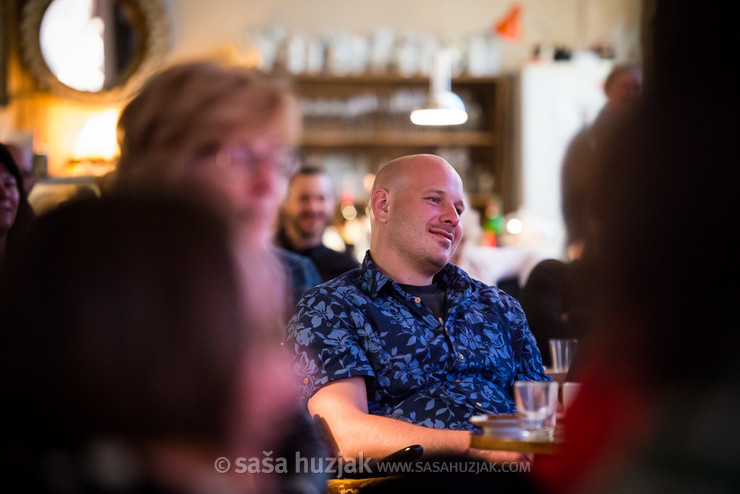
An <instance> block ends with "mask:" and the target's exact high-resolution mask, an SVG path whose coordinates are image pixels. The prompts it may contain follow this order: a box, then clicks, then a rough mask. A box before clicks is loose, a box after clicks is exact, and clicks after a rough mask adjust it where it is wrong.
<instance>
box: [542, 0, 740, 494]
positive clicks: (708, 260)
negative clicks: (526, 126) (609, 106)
mask: <svg viewBox="0 0 740 494" xmlns="http://www.w3.org/2000/svg"><path fill="white" fill-rule="evenodd" d="M701 14H702V16H703V18H702V22H701V23H699V24H697V22H696V15H697V11H696V7H695V6H694V5H692V4H686V3H684V2H657V4H656V5H654V11H653V13H652V16H653V17H651V18H650V19H648V21H649V22H646V23H644V25H649V26H651V29H652V31H651V32H648V33H646V39H648V40H650V43H651V44H650V45H648V48H650V50H649V51H648V53H649V55H650V60H651V61H652V64H651V65H650V69H651V71H650V72H649V73H650V74H652V78H650V79H649V84H647V83H648V80H646V91H645V95H644V100H643V102H642V103H641V105H640V108H639V110H638V114H637V115H636V116H635V118H634V119H633V120H630V121H629V122H626V123H625V125H624V126H623V127H622V128H621V129H620V130H619V131H618V133H617V134H616V136H615V138H614V141H613V142H611V143H610V144H609V145H608V152H607V153H605V155H604V162H603V163H602V165H603V166H602V167H601V170H602V172H601V173H600V175H599V176H598V178H597V180H596V182H595V184H594V189H595V194H594V200H593V206H592V210H593V214H594V218H595V221H594V224H595V226H596V228H595V229H594V233H593V236H592V237H591V238H590V239H589V240H588V243H589V245H590V246H591V249H590V250H591V251H592V254H589V255H586V254H587V253H584V258H583V261H584V262H587V263H588V272H589V273H590V276H589V278H590V279H589V283H590V285H589V287H588V288H589V293H591V294H592V296H593V298H594V302H593V303H594V304H595V305H594V311H593V312H594V322H593V324H594V327H593V328H592V330H591V332H590V334H592V335H593V336H594V337H595V338H594V340H593V341H594V342H595V346H594V347H593V349H592V351H591V352H590V353H589V358H588V361H587V362H585V367H584V369H583V386H582V388H581V391H580V393H579V395H578V396H577V397H576V399H575V401H574V402H573V404H572V406H571V408H570V409H569V411H568V413H567V414H566V417H565V437H566V443H565V445H564V446H563V449H562V452H561V454H559V455H556V456H553V457H550V458H542V459H541V460H542V461H541V462H539V464H537V463H536V464H535V470H536V471H539V473H540V475H541V479H542V481H543V485H545V486H547V488H548V491H549V492H599V493H622V492H633V493H634V492H674V493H715V494H716V493H730V492H738V490H739V489H740V476H738V472H740V433H738V431H740V429H739V428H738V424H737V416H738V410H740V364H739V360H738V358H737V351H738V348H740V317H739V316H738V310H737V303H738V300H739V299H740V289H738V284H737V282H736V280H737V279H738V277H740V260H739V258H738V255H737V242H736V240H735V238H734V237H735V236H734V234H733V231H734V229H735V226H734V223H735V221H736V218H737V217H738V215H740V208H739V207H738V201H737V180H736V179H735V177H736V176H737V171H736V170H735V163H736V162H737V136H736V132H735V129H736V128H737V125H736V121H735V120H736V118H737V115H738V114H740V93H738V91H737V88H738V86H739V85H740V76H739V75H738V74H737V73H734V72H733V73H729V72H727V71H726V68H725V63H726V60H728V58H729V57H731V56H732V55H733V54H734V53H735V52H736V50H737V48H738V47H740V32H738V30H737V29H736V28H735V23H736V19H737V18H738V16H740V5H738V4H737V3H735V2H725V3H721V4H720V3H718V4H713V5H712V7H711V8H708V9H703V10H702V11H701ZM689 31H690V32H691V33H692V36H686V33H687V32H689ZM687 61H691V62H692V63H687ZM733 74H734V75H733Z"/></svg>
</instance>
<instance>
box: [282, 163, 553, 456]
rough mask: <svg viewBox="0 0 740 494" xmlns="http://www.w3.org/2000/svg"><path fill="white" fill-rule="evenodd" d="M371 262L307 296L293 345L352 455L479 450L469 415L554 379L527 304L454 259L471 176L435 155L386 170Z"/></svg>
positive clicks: (316, 401)
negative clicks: (529, 383)
mask: <svg viewBox="0 0 740 494" xmlns="http://www.w3.org/2000/svg"><path fill="white" fill-rule="evenodd" d="M370 206H371V209H372V216H371V228H372V234H371V242H370V250H369V252H368V253H367V255H366V256H365V260H364V262H363V265H362V268H361V269H359V270H355V271H351V272H349V273H346V274H344V275H342V276H340V277H338V278H336V279H334V280H332V281H330V282H328V283H324V284H322V285H319V286H318V287H316V288H313V289H312V290H309V291H308V292H306V294H304V296H303V298H302V299H301V301H300V303H299V304H298V311H297V313H296V314H295V315H294V316H293V318H292V320H291V323H290V327H289V335H288V344H289V346H290V347H292V348H293V349H294V351H295V362H294V368H295V369H297V370H298V373H299V374H300V376H299V377H300V379H301V382H302V384H303V386H304V393H305V396H306V398H307V399H308V408H309V411H310V412H311V413H312V414H313V415H319V416H321V417H322V418H324V419H325V420H326V422H327V424H328V426H329V429H330V430H331V433H332V434H333V436H334V439H335V441H336V443H337V446H338V447H339V449H340V450H341V451H342V453H343V455H344V457H357V456H359V454H360V453H362V454H363V455H364V456H365V457H374V458H377V457H381V456H385V455H387V454H389V453H391V452H393V451H396V450H399V449H401V448H404V447H406V446H408V445H411V444H421V445H422V446H423V447H424V451H425V452H426V453H432V454H437V453H439V454H464V453H468V454H471V455H473V456H478V457H484V458H486V459H489V460H517V459H519V455H517V454H513V453H505V452H495V451H494V452H483V451H475V450H470V448H469V441H470V431H471V430H473V429H474V426H473V424H472V423H470V421H469V418H470V417H471V416H472V415H476V414H480V413H513V412H514V411H515V406H514V402H513V399H512V386H513V383H514V381H516V380H549V378H548V377H547V376H546V374H545V372H544V369H543V367H542V359H541V356H540V352H539V350H538V349H537V345H536V342H535V339H534V337H533V336H532V334H531V333H530V331H529V328H528V326H527V321H526V319H525V317H524V313H523V312H522V310H521V308H520V306H519V304H518V302H517V301H516V300H515V299H513V298H511V297H509V296H508V295H506V294H505V293H504V292H502V291H500V290H498V289H497V288H495V287H491V286H488V285H485V284H483V283H481V282H478V281H475V280H473V279H471V278H470V277H469V276H468V275H467V274H466V273H465V272H464V271H462V270H461V269H459V268H457V267H456V266H454V265H452V264H449V261H450V258H451V257H452V255H453V253H454V252H455V249H456V248H457V245H458V243H459V242H460V238H461V236H462V227H461V223H460V214H461V213H462V211H463V208H464V204H463V185H462V180H461V179H460V176H459V175H458V174H457V172H456V171H455V170H454V168H453V167H452V166H451V165H450V164H449V163H447V162H446V161H445V160H443V159H442V158H440V157H438V156H434V155H427V154H422V155H412V156H405V157H402V158H398V159H395V160H393V161H391V162H389V163H388V164H386V165H385V166H384V167H383V168H382V169H381V170H380V172H379V173H378V174H377V177H376V179H375V184H374V186H373V191H372V195H371V199H370Z"/></svg>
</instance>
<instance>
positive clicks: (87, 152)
mask: <svg viewBox="0 0 740 494" xmlns="http://www.w3.org/2000/svg"><path fill="white" fill-rule="evenodd" d="M117 122H118V110H106V111H104V112H102V113H99V114H97V115H93V116H92V117H90V119H89V120H88V121H87V123H85V126H84V127H83V128H82V130H81V131H80V134H79V135H78V137H77V140H76V141H75V148H74V157H75V158H77V159H84V158H95V159H104V160H113V159H115V158H116V156H118V143H117V142H116V123H117Z"/></svg>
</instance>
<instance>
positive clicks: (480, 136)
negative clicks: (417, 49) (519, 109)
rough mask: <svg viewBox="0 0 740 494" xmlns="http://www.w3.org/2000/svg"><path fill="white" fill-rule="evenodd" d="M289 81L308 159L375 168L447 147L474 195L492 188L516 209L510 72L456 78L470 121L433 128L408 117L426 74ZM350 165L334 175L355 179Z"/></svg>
mask: <svg viewBox="0 0 740 494" xmlns="http://www.w3.org/2000/svg"><path fill="white" fill-rule="evenodd" d="M290 80H291V82H292V86H293V88H294V90H295V92H296V94H297V95H298V96H299V99H300V101H301V105H302V107H303V109H304V127H303V138H302V141H301V147H302V148H303V150H304V151H306V159H308V160H311V161H312V162H317V163H322V162H323V160H324V159H325V158H328V157H331V158H330V161H331V166H333V167H335V169H337V167H339V168H341V166H344V164H343V163H347V164H349V165H348V166H350V167H351V166H357V167H358V168H357V169H360V170H362V173H366V172H368V173H373V172H374V171H375V170H377V167H379V166H381V165H382V164H383V163H384V162H385V161H386V160H387V159H389V158H392V157H395V156H400V155H401V154H411V153H445V154H446V157H448V159H450V160H451V161H454V160H455V159H456V158H458V159H459V162H453V163H452V164H453V165H454V166H457V165H459V169H460V170H462V175H463V181H464V184H465V190H466V192H467V193H468V194H469V195H470V196H471V197H478V196H480V197H490V196H491V195H492V194H497V195H499V196H500V197H501V198H502V200H503V207H504V211H505V212H506V211H510V210H512V209H513V208H514V201H513V198H514V196H515V194H514V186H513V177H514V171H513V168H512V159H511V145H510V144H511V143H510V141H511V108H512V102H511V98H512V94H511V89H510V88H511V77H509V76H499V77H481V78H477V77H469V76H461V77H455V78H453V80H452V90H453V91H455V92H456V93H457V94H458V95H460V97H461V98H463V100H464V101H465V104H466V106H467V107H468V112H469V115H470V119H469V121H468V122H466V123H465V124H463V125H462V126H458V127H432V128H425V127H417V126H414V125H413V124H412V123H411V122H410V120H409V118H408V115H409V114H410V112H411V110H413V108H414V107H416V106H417V105H419V104H421V103H420V102H419V100H421V102H423V100H424V99H425V96H426V93H427V92H428V86H429V78H428V77H424V76H417V77H403V76H401V75H399V74H365V75H347V76H337V75H328V74H318V75H296V76H291V77H290ZM441 148H447V149H444V150H442V149H441ZM457 148H464V149H457ZM337 163H342V164H340V165H337ZM354 170H355V169H353V168H350V169H348V170H346V171H342V170H340V171H337V172H336V174H337V177H336V178H335V180H336V181H337V182H338V183H345V184H346V183H356V182H357V181H358V179H357V177H356V176H354ZM342 174H344V175H343V176H340V175H342ZM346 176H352V178H351V179H345V177H346ZM357 195H358V196H361V191H357Z"/></svg>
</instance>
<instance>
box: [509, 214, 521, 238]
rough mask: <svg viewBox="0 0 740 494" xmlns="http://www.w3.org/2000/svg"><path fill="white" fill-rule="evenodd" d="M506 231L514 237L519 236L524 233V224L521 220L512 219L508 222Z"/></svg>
mask: <svg viewBox="0 0 740 494" xmlns="http://www.w3.org/2000/svg"><path fill="white" fill-rule="evenodd" d="M506 231H507V232H509V233H510V234H512V235H519V234H520V233H522V231H524V223H522V220H520V219H519V218H511V219H510V220H509V221H507V222H506Z"/></svg>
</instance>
